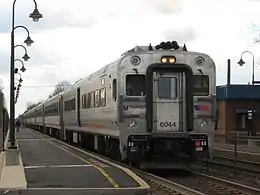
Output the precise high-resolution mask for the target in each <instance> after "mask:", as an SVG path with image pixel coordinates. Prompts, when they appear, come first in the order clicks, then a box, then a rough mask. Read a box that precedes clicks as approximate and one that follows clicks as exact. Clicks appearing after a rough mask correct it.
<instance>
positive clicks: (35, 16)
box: [29, 1, 42, 22]
mask: <svg viewBox="0 0 260 195" xmlns="http://www.w3.org/2000/svg"><path fill="white" fill-rule="evenodd" d="M34 2H35V1H34ZM35 7H36V8H35V9H34V10H33V12H32V13H31V14H30V15H29V17H30V18H32V19H33V21H34V22H38V21H39V19H40V18H42V14H41V13H40V12H39V10H38V9H37V4H36V2H35Z"/></svg>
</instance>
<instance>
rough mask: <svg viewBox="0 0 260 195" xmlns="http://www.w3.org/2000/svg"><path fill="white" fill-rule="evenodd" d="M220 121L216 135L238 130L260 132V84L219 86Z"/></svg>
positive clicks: (246, 132) (246, 133) (244, 132)
mask: <svg viewBox="0 0 260 195" xmlns="http://www.w3.org/2000/svg"><path fill="white" fill-rule="evenodd" d="M216 95H217V104H218V123H217V128H216V130H215V135H216V137H218V136H220V137H221V136H227V135H229V134H233V133H235V132H237V131H239V132H240V134H241V135H246V136H247V135H248V134H249V132H250V133H251V132H252V133H251V135H259V134H260V85H233V84H232V85H222V86H217V93H216Z"/></svg>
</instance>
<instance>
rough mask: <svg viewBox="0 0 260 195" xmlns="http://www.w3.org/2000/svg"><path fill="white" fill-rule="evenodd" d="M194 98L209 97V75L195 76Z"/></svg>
mask: <svg viewBox="0 0 260 195" xmlns="http://www.w3.org/2000/svg"><path fill="white" fill-rule="evenodd" d="M193 77H194V79H193V80H194V81H193V82H194V93H193V95H194V96H208V95H209V76H208V75H194V76H193Z"/></svg>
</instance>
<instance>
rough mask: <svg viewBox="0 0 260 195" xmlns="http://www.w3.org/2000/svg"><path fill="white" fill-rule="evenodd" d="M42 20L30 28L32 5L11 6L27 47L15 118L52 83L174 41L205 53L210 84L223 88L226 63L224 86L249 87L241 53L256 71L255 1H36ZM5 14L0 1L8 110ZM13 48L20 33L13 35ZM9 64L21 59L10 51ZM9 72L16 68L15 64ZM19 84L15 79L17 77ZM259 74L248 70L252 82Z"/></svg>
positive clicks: (259, 19) (259, 20) (0, 54)
mask: <svg viewBox="0 0 260 195" xmlns="http://www.w3.org/2000/svg"><path fill="white" fill-rule="evenodd" d="M37 2H38V7H39V11H40V12H41V13H42V14H43V15H44V18H43V19H42V20H40V21H39V22H38V23H33V22H32V21H31V20H30V19H29V18H28V16H29V14H30V13H31V12H32V10H33V8H34V4H33V1H32V0H17V3H16V19H15V22H16V25H25V26H26V27H28V28H29V30H30V33H31V38H32V39H33V40H34V44H33V45H32V46H31V47H29V48H28V54H29V56H30V57H31V59H30V60H29V61H28V62H26V63H25V64H26V68H27V71H26V72H25V73H23V74H22V77H23V80H24V82H23V83H22V85H23V86H22V88H21V90H20V97H19V100H18V103H17V104H16V115H18V114H20V113H22V112H23V111H24V109H25V108H26V103H27V102H37V101H39V100H41V99H45V98H46V97H47V96H48V95H49V94H50V93H51V92H52V90H53V86H54V85H55V84H57V83H58V82H59V81H62V80H68V81H70V82H72V83H73V82H74V81H76V80H78V79H79V78H81V77H83V76H87V75H88V74H90V73H91V72H93V71H96V70H97V69H99V68H101V67H102V66H104V65H106V64H108V63H110V62H112V61H113V60H115V59H116V58H118V57H119V56H120V55H121V54H122V53H124V52H125V51H126V50H129V49H131V48H132V47H134V46H136V45H148V44H149V43H152V44H154V45H155V44H159V43H160V42H161V41H168V40H177V41H178V42H179V43H181V44H183V43H186V45H187V48H188V50H192V51H198V52H205V53H207V54H209V55H210V56H211V57H212V58H213V60H215V63H216V66H217V84H218V85H222V84H226V62H227V59H228V58H230V59H231V61H232V71H233V72H232V83H244V84H247V83H248V82H249V81H251V71H252V68H251V66H252V58H251V56H250V55H248V54H247V55H244V57H243V59H244V60H245V61H246V66H245V67H238V65H237V61H238V60H239V59H240V55H241V53H242V52H243V51H244V50H250V51H252V52H253V53H254V55H255V59H256V64H257V63H258V64H259V65H260V58H259V57H260V53H259V51H260V45H256V44H253V40H254V38H255V37H256V33H255V32H254V31H253V30H252V28H250V26H251V24H252V23H254V24H260V12H259V8H260V1H258V0H109V1H108V0H95V1H93V0H92V1H90V0H73V1H61V0H56V1H55V0H37ZM11 7H12V2H11V1H9V0H1V1H0V13H1V17H0V24H1V25H0V62H1V65H0V85H2V86H3V87H4V89H3V91H4V93H5V95H6V101H7V106H8V107H9V58H10V57H9V56H10V26H11V23H10V21H11ZM15 37H16V38H15V44H21V43H23V41H24V39H25V38H26V32H25V31H24V30H22V29H20V30H17V31H16V32H15ZM15 51H16V58H21V57H22V56H23V54H24V53H23V52H24V51H23V49H22V48H17V49H16V50H15ZM16 66H17V67H21V64H20V63H19V62H17V63H16ZM17 78H19V76H17ZM257 79H258V80H260V67H258V66H257V67H256V80H257Z"/></svg>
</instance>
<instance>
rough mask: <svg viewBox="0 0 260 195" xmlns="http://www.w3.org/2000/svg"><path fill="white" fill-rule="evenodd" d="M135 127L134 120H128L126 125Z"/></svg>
mask: <svg viewBox="0 0 260 195" xmlns="http://www.w3.org/2000/svg"><path fill="white" fill-rule="evenodd" d="M136 125H137V122H136V121H135V120H130V121H129V123H128V127H131V128H135V127H136Z"/></svg>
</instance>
